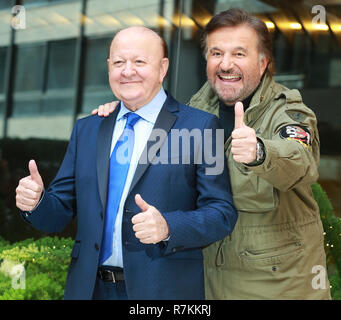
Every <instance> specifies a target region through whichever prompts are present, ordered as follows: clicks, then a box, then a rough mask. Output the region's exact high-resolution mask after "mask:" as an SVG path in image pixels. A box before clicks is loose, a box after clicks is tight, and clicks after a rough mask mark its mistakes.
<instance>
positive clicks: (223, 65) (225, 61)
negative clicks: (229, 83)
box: [220, 54, 233, 71]
mask: <svg viewBox="0 0 341 320" xmlns="http://www.w3.org/2000/svg"><path fill="white" fill-rule="evenodd" d="M232 68H233V61H232V59H231V57H230V56H228V55H227V54H225V55H224V56H223V58H222V60H221V62H220V69H221V70H223V71H227V70H230V69H232Z"/></svg>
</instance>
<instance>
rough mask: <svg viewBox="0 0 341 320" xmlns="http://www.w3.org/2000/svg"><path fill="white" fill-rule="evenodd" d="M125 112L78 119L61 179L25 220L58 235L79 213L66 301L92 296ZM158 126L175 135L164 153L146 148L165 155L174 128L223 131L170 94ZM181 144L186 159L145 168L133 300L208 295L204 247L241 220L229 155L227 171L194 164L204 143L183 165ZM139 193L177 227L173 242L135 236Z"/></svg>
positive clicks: (128, 262) (130, 203) (128, 256)
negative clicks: (118, 125) (114, 150)
mask: <svg viewBox="0 0 341 320" xmlns="http://www.w3.org/2000/svg"><path fill="white" fill-rule="evenodd" d="M118 109H119V108H116V110H115V112H114V113H112V114H111V115H110V116H109V117H107V118H100V117H98V116H90V117H87V118H84V119H81V120H78V121H77V122H76V124H75V127H74V129H73V132H72V136H71V139H70V142H69V145H68V148H67V151H66V154H65V158H64V160H63V162H62V165H61V167H60V169H59V171H58V174H57V176H56V177H55V179H54V180H53V182H52V183H51V185H50V186H49V188H48V190H47V191H45V193H44V196H43V198H42V200H41V202H40V204H39V205H38V206H37V208H36V209H35V210H34V211H33V212H32V214H31V215H29V216H28V217H26V218H25V219H26V220H28V221H29V222H30V223H31V224H32V225H33V226H34V227H36V228H38V229H40V230H43V231H46V232H57V231H62V230H63V229H64V227H65V226H66V224H67V223H68V222H69V221H70V220H71V219H72V218H73V217H74V216H77V235H76V239H75V244H74V247H73V250H72V252H71V257H72V259H71V263H70V268H69V273H68V276H67V282H66V288H65V299H91V298H92V294H93V290H94V286H95V280H96V272H97V267H98V261H99V251H100V245H101V239H102V231H103V221H104V219H103V217H104V214H105V207H106V197H107V184H108V169H109V157H110V146H111V140H112V133H113V129H114V125H115V120H116V117H117V114H118ZM156 128H158V129H163V130H165V132H167V134H168V136H167V135H166V138H165V137H163V138H162V139H163V140H164V141H160V140H159V141H157V142H158V145H159V146H161V145H162V146H161V150H158V148H155V142H153V141H148V143H147V146H146V149H145V150H147V151H148V150H151V148H152V149H154V151H155V157H156V158H157V157H158V156H159V157H161V156H162V154H165V153H164V152H163V151H162V148H165V147H166V146H167V145H169V146H170V140H171V139H168V137H169V136H170V132H171V130H172V129H179V130H180V129H188V130H189V131H191V130H192V129H199V130H200V131H201V132H202V136H204V134H203V132H204V129H217V128H219V125H218V119H217V117H215V116H213V115H210V114H208V113H206V112H203V111H200V110H197V109H194V108H191V107H189V106H186V105H183V104H180V103H178V102H177V101H175V100H174V99H173V98H172V97H171V96H170V95H168V98H167V100H166V102H165V104H164V105H163V107H162V109H161V111H160V114H159V116H158V118H157V120H156V123H155V126H154V129H156ZM162 139H161V140H162ZM222 143H223V141H222ZM179 149H180V152H179V153H180V161H179V163H178V164H171V162H173V163H174V159H173V160H172V159H171V152H168V153H166V154H167V157H168V160H169V161H168V164H162V163H150V161H152V159H149V160H150V161H148V162H147V163H144V164H139V165H138V166H137V169H136V172H135V175H134V178H133V182H132V185H131V187H130V191H129V194H128V197H127V200H126V202H125V206H124V214H123V221H122V247H123V249H122V250H123V263H124V275H125V280H126V288H127V293H128V298H129V299H204V275H203V255H202V247H204V246H206V245H208V244H210V243H212V242H215V241H217V240H220V239H222V238H224V237H225V236H227V235H228V234H230V233H231V232H232V229H233V227H234V225H235V223H236V219H237V213H236V209H235V207H234V205H233V201H232V196H231V191H230V184H229V177H228V171H227V168H226V161H225V156H224V153H223V154H222V157H220V158H219V159H218V161H222V162H223V172H222V173H221V174H218V175H207V174H206V171H205V170H206V169H207V168H208V167H212V166H213V165H212V164H208V163H206V161H205V158H204V157H203V158H204V159H203V162H202V164H196V163H194V162H195V161H194V158H195V156H198V153H202V154H203V153H204V150H203V148H200V146H199V145H195V144H192V147H191V148H190V150H185V151H184V152H185V153H189V156H190V161H189V163H188V164H182V161H181V156H182V151H181V144H180V148H179ZM169 150H170V149H169ZM213 152H215V139H213ZM147 159H148V157H147ZM154 160H155V159H154ZM175 162H176V161H175ZM137 193H139V194H141V196H142V198H143V199H144V200H145V201H147V202H148V203H149V204H151V205H153V206H155V207H156V208H157V209H158V210H159V211H160V212H161V213H162V214H163V216H164V217H165V219H166V220H167V222H168V225H169V229H170V239H169V241H168V242H167V243H165V242H160V243H157V244H142V243H141V242H139V240H138V239H137V238H136V237H135V233H134V231H133V226H132V222H131V219H132V217H133V216H134V215H135V214H137V213H139V212H140V209H139V208H138V206H137V205H136V204H135V200H134V196H135V194H137Z"/></svg>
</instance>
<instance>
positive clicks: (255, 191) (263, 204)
mask: <svg viewBox="0 0 341 320" xmlns="http://www.w3.org/2000/svg"><path fill="white" fill-rule="evenodd" d="M228 165H229V172H230V178H231V188H232V193H233V200H234V203H235V205H236V207H237V209H238V211H242V212H247V213H266V212H271V211H273V210H274V209H276V208H277V206H278V203H279V196H278V191H277V190H276V189H275V188H274V187H273V186H272V185H271V184H270V183H269V182H267V181H266V180H264V179H262V178H260V177H259V176H257V175H256V174H255V173H254V172H253V171H252V169H249V168H248V167H246V166H245V165H243V164H241V163H237V162H235V161H234V160H233V159H231V157H229V161H228Z"/></svg>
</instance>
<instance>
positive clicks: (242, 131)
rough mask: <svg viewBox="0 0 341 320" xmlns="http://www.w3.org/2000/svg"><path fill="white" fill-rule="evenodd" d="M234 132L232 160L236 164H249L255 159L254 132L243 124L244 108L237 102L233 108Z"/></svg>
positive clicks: (255, 142) (255, 141)
mask: <svg viewBox="0 0 341 320" xmlns="http://www.w3.org/2000/svg"><path fill="white" fill-rule="evenodd" d="M234 115H235V120H234V130H233V131H232V134H231V136H232V148H231V152H232V154H233V159H234V161H236V162H241V163H251V162H253V161H254V160H256V158H257V137H256V131H255V130H254V129H252V128H250V127H248V126H247V125H246V124H245V123H244V106H243V104H242V103H241V102H237V103H236V104H235V106H234Z"/></svg>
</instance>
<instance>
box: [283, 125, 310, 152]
mask: <svg viewBox="0 0 341 320" xmlns="http://www.w3.org/2000/svg"><path fill="white" fill-rule="evenodd" d="M279 136H280V137H281V138H282V139H288V140H296V141H298V142H299V143H301V144H302V145H303V146H305V147H308V146H310V144H311V141H310V132H309V130H308V129H307V128H305V127H301V126H297V125H288V126H285V127H283V128H282V129H281V131H280V133H279Z"/></svg>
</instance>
